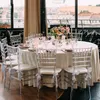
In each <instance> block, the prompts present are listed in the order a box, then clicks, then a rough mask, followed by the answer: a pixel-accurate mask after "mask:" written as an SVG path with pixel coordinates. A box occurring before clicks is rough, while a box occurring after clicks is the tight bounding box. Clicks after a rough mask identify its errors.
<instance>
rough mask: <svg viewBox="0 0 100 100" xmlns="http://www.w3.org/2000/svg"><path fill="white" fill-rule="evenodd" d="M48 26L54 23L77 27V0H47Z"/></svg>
mask: <svg viewBox="0 0 100 100" xmlns="http://www.w3.org/2000/svg"><path fill="white" fill-rule="evenodd" d="M46 15H47V24H48V28H49V27H51V26H52V25H70V26H71V27H75V0H46Z"/></svg>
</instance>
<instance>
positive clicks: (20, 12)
mask: <svg viewBox="0 0 100 100" xmlns="http://www.w3.org/2000/svg"><path fill="white" fill-rule="evenodd" d="M0 1H1V2H2V3H0V28H23V27H24V0H0Z"/></svg>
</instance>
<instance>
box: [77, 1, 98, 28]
mask: <svg viewBox="0 0 100 100" xmlns="http://www.w3.org/2000/svg"><path fill="white" fill-rule="evenodd" d="M78 27H100V1H99V0H78Z"/></svg>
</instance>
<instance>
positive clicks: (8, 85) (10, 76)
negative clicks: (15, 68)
mask: <svg viewBox="0 0 100 100" xmlns="http://www.w3.org/2000/svg"><path fill="white" fill-rule="evenodd" d="M10 86H11V74H10V76H9V84H8V90H10Z"/></svg>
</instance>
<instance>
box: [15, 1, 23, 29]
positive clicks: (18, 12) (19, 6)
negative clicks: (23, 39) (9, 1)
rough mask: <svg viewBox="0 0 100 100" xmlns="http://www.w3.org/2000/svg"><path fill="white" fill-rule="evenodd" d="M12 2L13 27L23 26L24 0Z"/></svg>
mask: <svg viewBox="0 0 100 100" xmlns="http://www.w3.org/2000/svg"><path fill="white" fill-rule="evenodd" d="M13 3H14V28H23V27H24V0H13Z"/></svg>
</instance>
